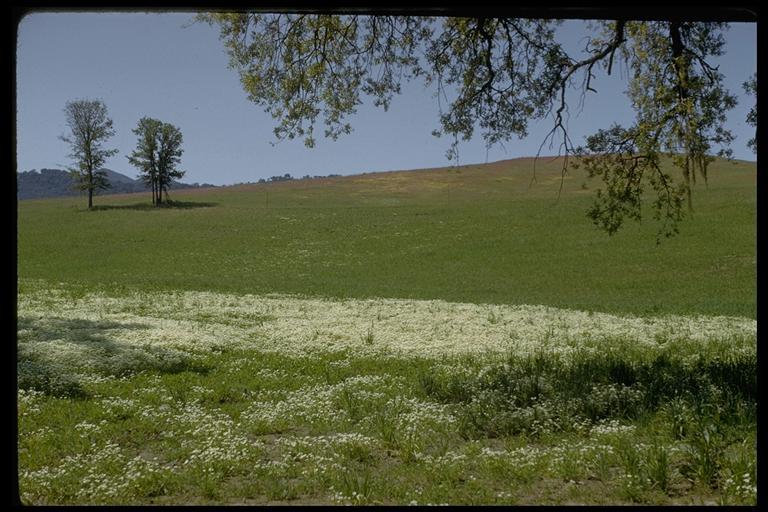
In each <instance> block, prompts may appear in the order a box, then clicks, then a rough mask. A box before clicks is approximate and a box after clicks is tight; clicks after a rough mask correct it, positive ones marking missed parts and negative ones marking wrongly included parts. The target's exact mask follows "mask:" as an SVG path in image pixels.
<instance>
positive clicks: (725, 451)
mask: <svg viewBox="0 0 768 512" xmlns="http://www.w3.org/2000/svg"><path fill="white" fill-rule="evenodd" d="M17 318H18V320H17V322H18V323H17V325H18V344H17V349H18V359H17V360H18V363H17V369H18V382H19V391H18V433H19V436H18V457H19V486H20V492H21V496H22V499H23V500H24V501H25V502H26V503H30V504H151V503H161V504H196V503H216V504H269V503H280V504H289V503H306V504H402V505H407V504H429V503H431V504H442V503H448V504H567V503H574V504H575V503H589V504H617V503H651V504H700V503H712V504H721V503H723V504H754V503H755V500H756V423H757V422H756V401H757V388H756V373H757V357H756V329H757V325H756V324H757V323H756V321H755V320H754V319H753V318H746V317H736V316H702V315H668V314H667V315H658V316H649V315H644V316H632V315H627V314H621V315H613V314H607V313H598V312H589V311H578V310H574V309H560V308H554V307H545V306H537V305H501V304H493V305H491V304H470V303H457V302H446V301H443V300H415V299H329V298H325V299H322V298H317V297H314V298H313V297H307V296H299V295H278V294H260V295H249V294H241V293H238V294H235V293H221V292H210V291H209V292H195V291H148V290H146V289H142V288H140V287H127V286H119V287H118V286H113V287H109V286H95V285H83V284H65V283H52V282H50V281H44V280H37V279H27V278H21V279H20V280H19V295H18V303H17Z"/></svg>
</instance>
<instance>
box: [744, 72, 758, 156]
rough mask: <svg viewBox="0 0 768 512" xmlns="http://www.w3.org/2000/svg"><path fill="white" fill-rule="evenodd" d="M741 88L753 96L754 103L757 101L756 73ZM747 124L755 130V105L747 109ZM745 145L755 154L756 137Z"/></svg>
mask: <svg viewBox="0 0 768 512" xmlns="http://www.w3.org/2000/svg"><path fill="white" fill-rule="evenodd" d="M743 87H744V90H745V91H746V92H747V94H750V95H752V96H754V97H755V101H757V73H755V74H754V75H752V78H750V79H749V80H747V81H746V82H744V85H743ZM747 123H748V124H749V125H750V126H754V127H755V128H757V105H752V108H750V109H749V112H748V113H747ZM747 145H748V146H749V147H750V149H752V151H753V152H754V153H757V136H755V137H752V138H751V139H749V141H747Z"/></svg>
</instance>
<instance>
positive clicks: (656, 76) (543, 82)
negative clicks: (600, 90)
mask: <svg viewBox="0 0 768 512" xmlns="http://www.w3.org/2000/svg"><path fill="white" fill-rule="evenodd" d="M198 19H199V20H203V21H207V22H209V23H211V24H214V25H217V26H218V27H219V29H220V36H221V39H222V41H223V42H224V44H225V46H226V48H227V51H228V53H229V56H230V65H231V67H233V68H234V69H236V70H237V71H238V72H239V74H240V79H241V82H242V85H243V88H244V90H245V92H246V93H247V94H248V97H249V99H250V100H252V101H253V102H255V103H256V104H258V105H261V106H263V107H264V108H265V110H266V111H267V112H269V113H270V114H271V115H272V117H273V118H274V119H275V120H276V121H277V125H276V127H275V129H274V131H275V135H276V136H277V138H278V139H284V138H288V139H293V138H302V139H303V140H304V142H305V144H306V145H307V146H310V147H311V146H313V145H314V143H315V130H316V126H317V125H318V124H320V123H322V125H323V127H324V135H325V136H326V137H330V138H332V139H336V138H337V137H339V136H340V135H343V134H347V133H349V132H350V131H351V130H352V126H351V124H350V123H349V116H350V115H352V114H354V113H355V112H356V109H357V107H358V105H360V104H361V103H362V99H361V98H362V97H365V96H367V97H369V98H370V99H372V101H373V103H374V104H375V105H377V106H380V107H383V108H384V109H387V108H388V106H389V105H390V103H391V101H392V99H393V97H394V96H395V95H396V94H399V93H400V90H401V85H402V84H403V83H404V82H406V81H409V80H421V81H423V83H424V84H425V85H426V86H428V87H434V88H435V89H436V93H437V96H438V99H439V100H440V115H439V120H438V123H439V125H438V128H437V129H435V130H434V131H433V133H434V134H435V135H438V136H439V135H448V136H451V137H452V138H453V144H452V145H451V148H450V149H449V155H448V156H449V158H451V157H452V156H454V155H455V151H456V148H457V144H458V141H459V139H464V140H467V139H469V138H471V137H473V136H474V135H475V132H478V131H479V133H480V135H481V136H482V138H483V139H484V141H485V143H486V144H487V145H488V146H491V145H494V144H497V143H500V142H504V141H508V140H510V139H512V138H513V137H520V138H522V137H525V136H526V135H527V133H528V123H529V122H530V121H532V120H537V119H544V118H548V117H549V118H551V119H552V123H553V124H552V130H551V131H550V133H549V135H548V136H547V140H549V141H550V143H551V142H552V141H553V140H554V139H555V138H557V140H559V141H560V153H561V154H562V155H563V156H564V157H565V158H564V159H563V173H566V172H567V169H568V165H569V164H568V157H569V156H577V157H581V158H579V159H577V162H579V165H583V166H584V167H585V169H586V170H587V172H588V174H589V175H590V176H594V177H599V178H601V179H602V181H603V187H602V188H601V189H599V190H598V191H597V194H596V196H595V200H594V204H593V206H592V208H591V209H590V210H589V215H590V217H592V219H593V220H594V222H595V223H596V224H597V225H598V226H600V227H602V228H603V229H605V230H606V231H608V233H614V232H616V230H618V229H619V228H620V227H621V225H622V223H623V221H624V220H625V219H626V218H633V219H639V218H640V215H641V205H642V200H643V196H644V194H645V193H646V191H648V190H650V191H651V192H652V193H653V195H654V197H655V200H653V201H652V206H653V211H654V215H655V217H656V219H657V220H659V221H660V224H661V227H660V229H659V235H660V236H661V235H663V236H670V235H672V234H674V233H676V232H677V229H678V228H677V225H678V222H679V221H680V219H681V218H682V217H683V214H684V212H685V208H684V205H685V204H686V203H687V205H688V207H689V208H690V207H691V205H692V200H691V186H692V184H694V183H695V180H696V176H697V175H698V176H700V177H701V178H703V179H704V180H706V178H707V166H708V164H709V162H710V161H711V159H712V155H714V154H718V155H722V156H730V154H731V153H730V149H729V143H730V142H731V141H732V139H733V136H732V134H731V133H730V132H729V131H728V130H727V129H726V127H725V119H726V118H725V116H726V113H727V111H728V110H729V109H731V108H733V106H734V105H735V103H736V100H735V97H734V96H733V95H732V94H730V93H729V92H728V91H727V90H726V89H725V87H724V85H723V75H722V74H721V73H720V72H719V71H718V69H717V67H715V66H713V65H712V63H711V59H712V57H715V56H719V55H722V53H723V48H724V43H725V39H724V35H723V34H724V32H725V30H726V29H727V24H726V23H722V22H701V21H695V22H693V21H691V22H688V21H632V20H621V19H620V20H602V21H593V22H590V24H589V29H588V31H587V32H586V33H585V39H584V40H585V44H584V51H582V52H580V53H579V52H577V51H575V50H574V49H567V48H565V47H564V46H563V44H561V43H559V42H558V40H557V38H556V37H555V36H556V33H557V30H558V28H559V27H560V26H561V24H562V23H561V21H558V20H551V19H518V18H504V17H442V18H430V17H424V16H388V15H381V16H369V15H335V14H334V15H331V14H302V13H296V14H289V13H276V14H272V13H260V12H256V13H254V12H238V13H213V14H203V15H200V16H199V17H198ZM620 60H621V61H623V63H624V64H625V65H626V67H627V69H629V70H630V73H629V75H630V76H629V78H628V82H629V83H628V87H627V96H628V99H629V101H630V102H631V104H632V107H633V109H634V112H635V121H634V124H632V125H631V126H628V127H623V126H618V125H617V126H611V127H605V128H603V129H600V130H598V131H597V132H596V133H595V134H594V135H593V136H591V137H589V138H588V140H587V142H586V144H585V145H583V146H577V145H575V144H574V143H573V142H572V141H571V139H570V137H569V134H568V130H567V127H566V125H565V123H564V113H566V112H567V110H568V96H567V94H566V93H567V90H568V89H569V88H571V87H576V88H577V89H579V88H580V89H581V91H582V94H587V93H588V92H596V90H595V88H594V86H595V81H596V80H597V79H598V78H597V77H598V75H597V71H598V70H602V71H604V72H605V73H607V74H608V75H610V74H611V73H612V72H614V70H615V69H616V68H617V64H618V61H620ZM545 142H546V140H545V141H542V147H543V145H544V143H545ZM664 157H668V158H671V159H672V161H673V163H674V165H675V167H677V168H679V169H680V170H681V173H680V174H681V177H680V178H675V177H673V176H672V175H671V174H670V173H669V172H668V171H667V170H666V169H667V168H666V167H665V166H663V165H662V160H663V159H664Z"/></svg>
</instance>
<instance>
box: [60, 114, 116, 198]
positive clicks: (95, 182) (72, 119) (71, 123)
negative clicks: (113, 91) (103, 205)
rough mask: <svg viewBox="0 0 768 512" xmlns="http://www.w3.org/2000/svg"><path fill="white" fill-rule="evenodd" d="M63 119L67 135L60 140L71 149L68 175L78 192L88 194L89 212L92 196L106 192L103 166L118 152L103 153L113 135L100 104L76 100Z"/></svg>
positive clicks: (107, 183)
mask: <svg viewBox="0 0 768 512" xmlns="http://www.w3.org/2000/svg"><path fill="white" fill-rule="evenodd" d="M64 115H65V119H66V123H67V126H68V127H69V129H70V134H68V135H62V136H60V139H61V140H63V141H64V142H66V143H68V144H69V145H70V148H71V150H72V152H71V153H70V155H69V156H70V158H72V159H73V160H74V161H75V166H74V167H71V168H69V169H68V170H69V172H70V173H71V175H72V177H73V178H74V181H75V187H76V188H77V189H78V190H82V191H86V192H87V193H88V208H89V209H91V208H93V194H94V192H95V191H97V190H101V189H106V188H109V181H108V180H107V173H106V172H105V171H104V170H102V166H103V165H104V162H105V161H106V160H107V158H109V157H111V156H113V155H115V154H117V149H106V148H104V147H103V144H104V142H105V141H106V140H107V139H109V138H110V137H112V136H113V135H114V134H115V131H114V129H113V128H112V119H110V118H109V116H108V115H107V107H106V105H104V102H102V101H101V100H76V101H70V102H67V104H66V106H65V107H64Z"/></svg>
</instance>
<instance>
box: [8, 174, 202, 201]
mask: <svg viewBox="0 0 768 512" xmlns="http://www.w3.org/2000/svg"><path fill="white" fill-rule="evenodd" d="M102 170H104V171H106V173H107V179H108V180H109V184H110V185H111V186H110V188H108V189H107V190H101V191H99V192H98V193H99V195H107V194H130V193H133V192H145V191H148V190H149V187H147V185H145V184H144V183H143V182H142V181H140V180H136V179H133V178H130V177H128V176H126V175H125V174H120V173H119V172H116V171H113V170H111V169H102ZM213 186H215V185H211V184H208V183H203V184H202V185H201V184H198V183H194V184H192V185H189V184H187V183H181V182H178V181H175V182H173V183H172V184H171V187H170V190H171V191H173V190H180V189H184V188H200V187H213ZM79 193H80V192H78V191H77V190H73V189H72V178H71V177H70V175H69V172H67V171H62V170H60V169H40V171H39V172H38V171H36V170H34V169H33V170H31V171H26V172H20V173H17V174H16V197H17V198H18V199H19V200H21V199H37V198H42V197H61V196H76V195H78V194H79Z"/></svg>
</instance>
